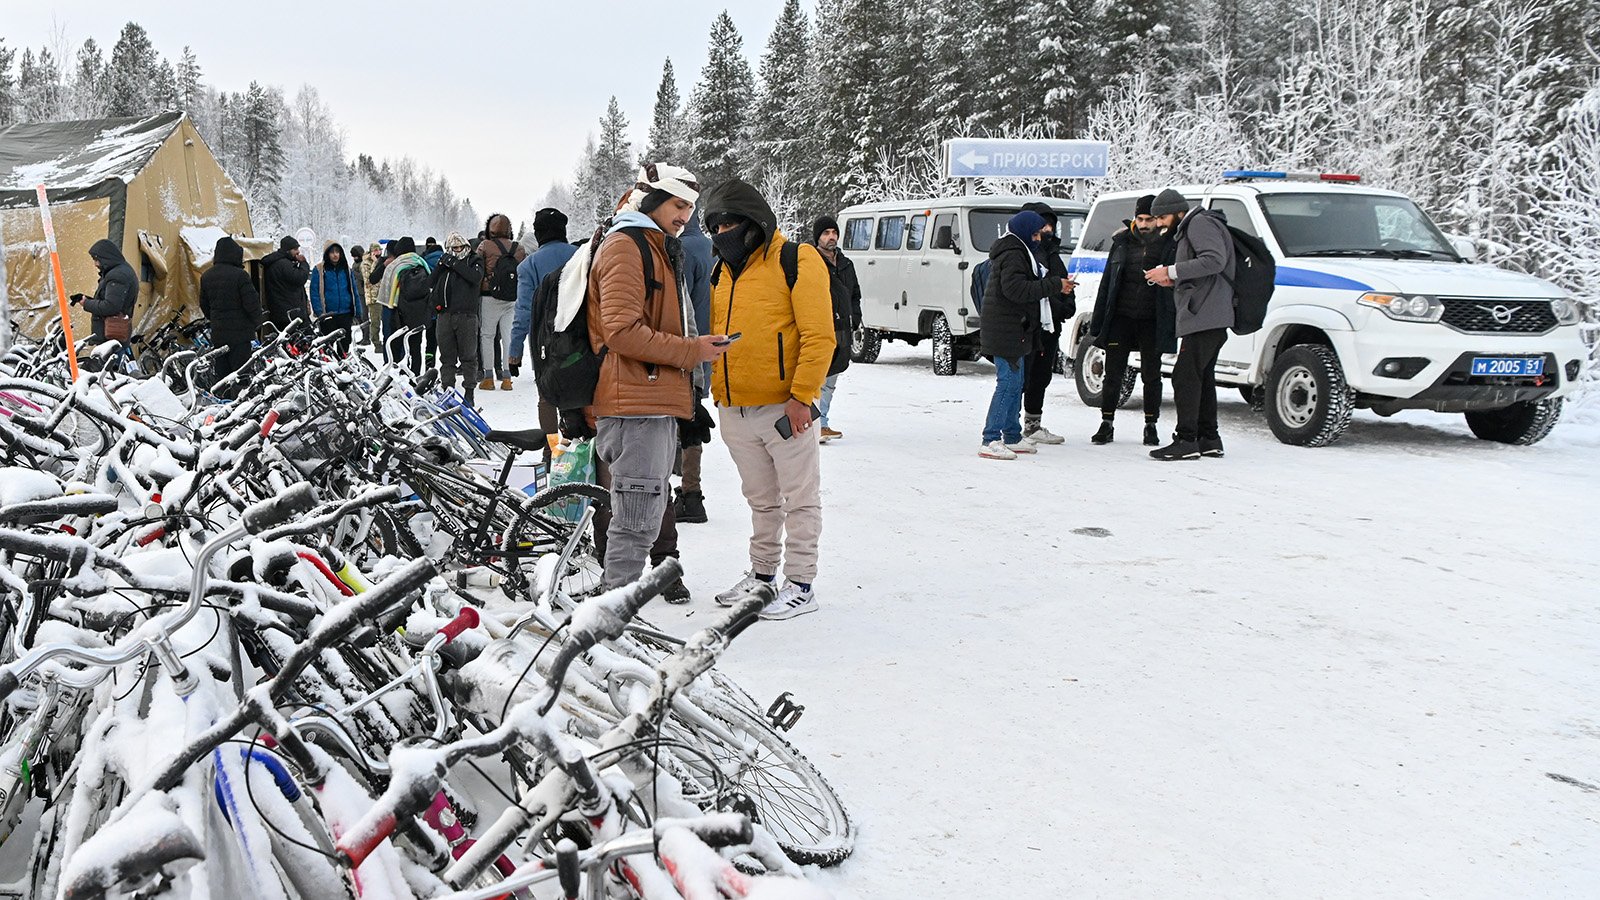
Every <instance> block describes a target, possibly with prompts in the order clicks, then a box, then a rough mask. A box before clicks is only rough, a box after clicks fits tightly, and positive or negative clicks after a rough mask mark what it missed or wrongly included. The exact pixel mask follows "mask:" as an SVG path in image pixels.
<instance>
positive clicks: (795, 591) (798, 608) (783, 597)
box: [761, 581, 817, 620]
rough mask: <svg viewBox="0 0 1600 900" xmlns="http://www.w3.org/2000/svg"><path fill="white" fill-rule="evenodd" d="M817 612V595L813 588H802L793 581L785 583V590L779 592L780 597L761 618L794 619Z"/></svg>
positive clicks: (768, 606)
mask: <svg viewBox="0 0 1600 900" xmlns="http://www.w3.org/2000/svg"><path fill="white" fill-rule="evenodd" d="M816 611H817V594H816V591H814V590H812V589H811V588H801V587H800V586H799V585H797V584H795V583H794V582H791V581H785V582H784V583H783V590H781V591H779V592H778V597H777V599H776V600H773V601H772V602H771V603H768V604H767V608H766V609H764V610H762V611H761V618H763V619H770V620H777V619H792V618H794V617H795V616H803V615H805V614H806V613H808V612H816Z"/></svg>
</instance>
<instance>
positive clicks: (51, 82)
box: [17, 47, 66, 122]
mask: <svg viewBox="0 0 1600 900" xmlns="http://www.w3.org/2000/svg"><path fill="white" fill-rule="evenodd" d="M17 101H18V103H19V104H20V107H21V110H20V116H19V118H20V120H21V121H25V122H49V121H53V120H56V119H60V118H62V117H63V113H65V112H66V110H65V108H64V107H65V103H66V88H65V86H64V85H63V84H62V81H61V70H60V67H59V66H57V65H56V60H55V55H54V54H52V53H51V52H50V50H49V48H48V47H47V48H43V49H41V50H40V51H39V55H38V56H34V55H33V52H32V51H31V50H28V51H24V52H23V54H22V64H21V66H20V67H19V69H18V71H17Z"/></svg>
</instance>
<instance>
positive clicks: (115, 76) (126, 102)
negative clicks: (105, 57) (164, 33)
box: [106, 22, 159, 116]
mask: <svg viewBox="0 0 1600 900" xmlns="http://www.w3.org/2000/svg"><path fill="white" fill-rule="evenodd" d="M158 65H159V60H158V58H157V56H156V48H155V46H154V45H153V44H151V43H150V35H148V34H146V33H145V30H144V28H142V27H140V25H139V24H138V23H137V22H129V23H128V24H126V25H124V26H122V33H121V35H119V36H118V37H117V43H116V45H115V46H113V47H112V48H111V62H110V63H109V65H108V66H107V70H106V78H107V81H108V82H109V84H108V85H107V96H106V112H107V113H108V114H110V115H112V116H142V115H144V114H145V113H147V112H150V111H151V109H152V108H153V107H154V102H155V97H154V82H155V78H156V69H157V66H158Z"/></svg>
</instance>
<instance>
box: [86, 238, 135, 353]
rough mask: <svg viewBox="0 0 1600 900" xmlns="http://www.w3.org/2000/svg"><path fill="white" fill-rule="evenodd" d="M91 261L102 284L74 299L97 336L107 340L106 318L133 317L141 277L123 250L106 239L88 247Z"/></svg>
mask: <svg viewBox="0 0 1600 900" xmlns="http://www.w3.org/2000/svg"><path fill="white" fill-rule="evenodd" d="M89 258H90V259H93V260H94V264H95V267H96V268H98V269H99V270H100V283H99V284H97V285H95V288H94V294H93V295H92V296H88V297H85V296H84V295H82V294H77V295H74V296H73V298H72V299H73V302H75V303H82V304H83V308H84V309H85V310H87V311H88V313H89V315H90V317H91V322H92V324H93V326H94V336H95V337H96V338H98V339H100V340H105V336H106V319H107V318H109V317H111V316H131V315H133V305H134V303H135V301H137V300H138V299H139V276H138V275H136V274H135V273H134V271H133V266H130V265H128V261H127V260H126V259H123V258H122V249H121V248H120V247H118V246H117V245H116V244H115V243H113V242H112V241H109V240H106V239H105V238H101V239H100V240H98V241H95V242H94V244H93V245H92V246H90V247H89Z"/></svg>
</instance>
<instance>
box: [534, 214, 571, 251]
mask: <svg viewBox="0 0 1600 900" xmlns="http://www.w3.org/2000/svg"><path fill="white" fill-rule="evenodd" d="M533 239H534V240H535V241H537V242H539V243H541V244H548V243H550V242H551V241H565V240H566V239H567V214H566V213H564V212H562V211H561V210H559V209H556V208H555V207H553V206H546V207H545V208H544V209H541V210H539V211H538V212H536V213H534V214H533Z"/></svg>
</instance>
